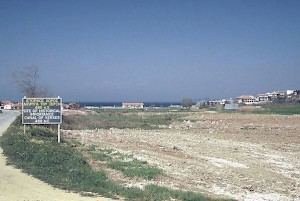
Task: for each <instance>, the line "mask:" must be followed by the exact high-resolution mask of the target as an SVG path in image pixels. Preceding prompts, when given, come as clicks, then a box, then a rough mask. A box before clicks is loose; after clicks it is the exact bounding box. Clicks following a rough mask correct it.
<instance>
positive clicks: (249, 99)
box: [236, 96, 257, 105]
mask: <svg viewBox="0 0 300 201" xmlns="http://www.w3.org/2000/svg"><path fill="white" fill-rule="evenodd" d="M236 100H237V102H238V103H239V104H245V105H254V104H257V101H256V99H255V97H254V96H239V97H237V98H236Z"/></svg>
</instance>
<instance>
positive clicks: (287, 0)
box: [0, 0, 300, 101]
mask: <svg viewBox="0 0 300 201" xmlns="http://www.w3.org/2000/svg"><path fill="white" fill-rule="evenodd" d="M33 64H34V65H37V66H38V67H39V68H40V70H41V76H42V82H43V84H44V85H46V86H47V87H48V88H49V90H50V91H51V92H52V94H53V95H59V96H61V97H63V98H64V99H65V100H77V101H78V100H81V101H85V100H91V101H122V100H143V101H178V100H179V101H180V100H181V98H183V97H191V98H193V99H199V98H204V97H212V98H213V97H235V96H238V95H241V94H254V93H257V92H265V91H272V90H276V89H296V88H300V79H299V77H300V1H299V0H295V1H292V0H281V1H273V0H257V1H256V0H238V1H230V0H226V1H223V0H219V1H211V0H207V1H201V0H198V1H192V0H181V1H175V0H169V1H168V0H158V1H153V0H149V1H146V0H138V1H133V0H119V1H115V0H107V1H101V0H95V1H92V0H88V1H85V0H81V1H79V0H78V1H71V0H70V1H64V0H57V1H55V0H51V1H50V0H49V1H47V0H42V1H40V0H36V1H30V0H26V1H23V0H19V1H13V0H1V1H0V70H1V73H0V99H7V98H11V99H19V98H20V97H21V94H20V93H19V92H18V91H17V90H16V87H15V86H14V85H13V82H12V79H11V76H10V74H11V72H12V71H13V70H17V69H21V68H24V67H25V66H29V65H33Z"/></svg>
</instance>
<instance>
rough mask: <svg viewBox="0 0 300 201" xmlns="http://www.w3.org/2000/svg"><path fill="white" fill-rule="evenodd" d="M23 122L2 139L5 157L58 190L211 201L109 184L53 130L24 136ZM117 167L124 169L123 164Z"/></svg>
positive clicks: (142, 199)
mask: <svg viewBox="0 0 300 201" xmlns="http://www.w3.org/2000/svg"><path fill="white" fill-rule="evenodd" d="M20 120H21V119H20V118H18V119H17V120H16V121H15V122H14V123H13V124H12V125H11V126H10V127H9V129H8V130H7V131H6V132H5V134H4V135H3V136H2V137H1V140H0V143H1V146H2V148H3V152H4V154H5V155H6V156H7V157H8V160H9V163H10V164H13V165H15V166H16V167H17V168H21V169H22V170H23V171H25V172H27V173H29V174H31V175H33V176H35V177H37V178H39V179H41V180H43V181H45V182H47V183H49V184H51V185H53V186H55V187H59V188H62V189H68V190H72V191H75V192H81V193H84V194H86V193H87V192H89V193H90V194H91V195H94V194H96V195H97V194H98V195H103V196H108V197H123V198H125V199H127V200H136V201H158V200H171V199H173V200H174V199H176V200H184V201H202V200H212V199H210V198H207V197H205V196H203V195H201V194H198V193H194V192H185V191H179V190H172V189H169V188H166V187H161V186H157V185H147V186H146V187H145V188H144V189H139V188H134V187H130V188H128V187H124V186H121V185H120V184H118V183H116V182H114V181H112V180H110V179H109V178H108V177H107V175H106V174H105V172H103V171H97V172H96V171H93V170H92V168H91V167H90V166H89V165H88V163H87V161H86V159H85V157H83V155H82V154H81V153H80V152H79V151H77V150H75V149H74V148H73V147H72V146H71V145H69V144H68V143H65V142H64V143H61V144H57V142H56V135H55V133H54V132H52V131H51V130H49V129H47V128H40V127H32V128H30V129H28V132H27V133H26V135H24V134H23V132H22V127H21V122H20ZM98 157H99V156H98ZM100 157H101V156H100ZM103 157H108V155H107V154H106V155H105V154H104V155H103ZM126 165H128V164H126ZM135 165H136V164H135ZM139 165H140V164H137V166H139ZM116 167H117V168H118V167H122V168H123V167H124V164H122V165H120V166H116Z"/></svg>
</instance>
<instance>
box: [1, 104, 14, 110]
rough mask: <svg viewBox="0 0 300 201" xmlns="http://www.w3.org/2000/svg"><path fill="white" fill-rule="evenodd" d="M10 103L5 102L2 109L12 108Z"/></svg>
mask: <svg viewBox="0 0 300 201" xmlns="http://www.w3.org/2000/svg"><path fill="white" fill-rule="evenodd" d="M12 108H13V107H12V105H11V104H6V105H4V107H3V109H4V110H12Z"/></svg>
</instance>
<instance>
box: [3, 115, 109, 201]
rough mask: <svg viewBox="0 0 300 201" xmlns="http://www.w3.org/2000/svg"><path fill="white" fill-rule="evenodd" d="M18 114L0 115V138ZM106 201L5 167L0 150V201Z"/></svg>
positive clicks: (4, 159)
mask: <svg viewBox="0 0 300 201" xmlns="http://www.w3.org/2000/svg"><path fill="white" fill-rule="evenodd" d="M18 114H19V113H18V112H16V111H4V113H2V114H0V136H1V135H2V133H3V131H5V130H6V129H7V127H8V126H9V124H10V123H11V122H12V121H13V120H14V119H15V118H16V116H17V115H18ZM70 200H72V201H106V200H110V199H106V198H99V197H98V198H91V197H83V196H81V195H79V194H77V193H69V192H66V191H63V190H60V189H57V188H53V187H52V186H50V185H48V184H46V183H44V182H42V181H40V180H38V179H35V178H33V177H31V176H29V175H27V174H25V173H22V172H21V171H20V170H18V169H15V168H13V167H12V166H7V165H6V158H5V157H4V156H3V154H2V149H1V148H0V201H70Z"/></svg>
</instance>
